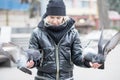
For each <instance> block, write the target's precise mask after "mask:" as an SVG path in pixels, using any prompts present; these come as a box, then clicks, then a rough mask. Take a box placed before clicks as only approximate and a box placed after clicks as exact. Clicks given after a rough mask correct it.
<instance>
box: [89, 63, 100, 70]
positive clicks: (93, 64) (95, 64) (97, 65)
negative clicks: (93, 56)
mask: <svg viewBox="0 0 120 80" xmlns="http://www.w3.org/2000/svg"><path fill="white" fill-rule="evenodd" d="M89 64H90V66H91V67H92V68H95V69H96V68H99V67H100V66H101V65H102V64H99V63H92V62H90V63H89Z"/></svg>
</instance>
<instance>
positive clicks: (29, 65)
mask: <svg viewBox="0 0 120 80" xmlns="http://www.w3.org/2000/svg"><path fill="white" fill-rule="evenodd" d="M33 66H34V61H33V60H30V61H28V62H27V68H32V67H33Z"/></svg>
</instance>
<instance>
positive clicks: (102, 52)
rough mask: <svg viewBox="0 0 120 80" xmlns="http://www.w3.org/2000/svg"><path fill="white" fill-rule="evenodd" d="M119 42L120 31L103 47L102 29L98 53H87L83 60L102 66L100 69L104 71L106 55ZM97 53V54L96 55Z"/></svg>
mask: <svg viewBox="0 0 120 80" xmlns="http://www.w3.org/2000/svg"><path fill="white" fill-rule="evenodd" d="M119 41H120V31H118V32H117V33H116V34H115V35H114V36H113V37H112V38H111V39H110V40H108V41H107V42H106V43H105V44H104V45H103V28H102V31H101V35H100V39H99V42H98V52H87V53H86V54H85V55H84V60H85V61H88V62H92V63H99V64H103V65H102V66H101V67H100V69H104V62H105V60H106V57H107V55H108V53H109V52H110V51H111V50H112V49H114V48H115V47H116V46H117V44H118V43H119ZM96 53H97V54H96Z"/></svg>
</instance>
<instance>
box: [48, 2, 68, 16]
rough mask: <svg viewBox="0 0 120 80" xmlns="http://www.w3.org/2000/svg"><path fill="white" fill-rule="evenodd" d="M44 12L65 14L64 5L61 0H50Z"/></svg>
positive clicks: (58, 14)
mask: <svg viewBox="0 0 120 80" xmlns="http://www.w3.org/2000/svg"><path fill="white" fill-rule="evenodd" d="M46 13H47V15H56V16H66V7H65V4H64V2H63V0H50V1H49V3H48V5H47V11H46Z"/></svg>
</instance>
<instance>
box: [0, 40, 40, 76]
mask: <svg viewBox="0 0 120 80" xmlns="http://www.w3.org/2000/svg"><path fill="white" fill-rule="evenodd" d="M8 44H10V45H12V46H15V47H17V49H18V53H15V55H17V56H13V55H11V54H10V53H9V52H7V51H4V50H3V49H2V45H0V54H2V55H5V56H7V57H8V58H9V59H10V60H11V61H13V62H14V63H15V64H16V65H17V68H18V69H19V70H21V71H23V72H25V73H28V74H30V75H32V71H31V70H29V69H28V68H27V65H26V63H27V61H29V60H33V61H38V60H40V59H41V57H42V55H41V53H40V51H39V50H35V49H24V48H22V47H20V46H19V45H17V44H15V43H13V42H9V43H8Z"/></svg>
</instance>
